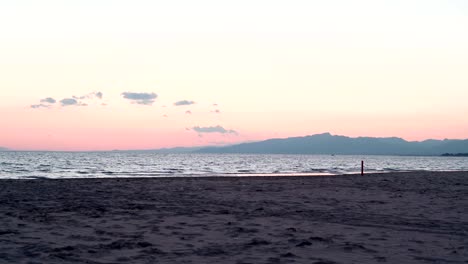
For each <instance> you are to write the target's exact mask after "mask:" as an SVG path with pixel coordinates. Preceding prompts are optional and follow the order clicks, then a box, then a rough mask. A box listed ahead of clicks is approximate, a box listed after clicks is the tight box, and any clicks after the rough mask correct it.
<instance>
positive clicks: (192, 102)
mask: <svg viewBox="0 0 468 264" xmlns="http://www.w3.org/2000/svg"><path fill="white" fill-rule="evenodd" d="M193 104H195V102H194V101H188V100H182V101H178V102H175V103H174V105H175V106H183V105H193Z"/></svg>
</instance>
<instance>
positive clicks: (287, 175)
mask: <svg viewBox="0 0 468 264" xmlns="http://www.w3.org/2000/svg"><path fill="white" fill-rule="evenodd" d="M421 173H428V174H433V173H436V174H445V173H467V174H468V171H465V170H449V171H431V170H413V171H382V172H369V173H366V172H364V175H361V173H358V172H352V173H345V174H332V173H326V172H325V173H277V174H276V173H246V174H235V173H229V174H222V173H217V174H213V175H194V174H192V175H182V176H174V175H167V176H166V175H161V176H159V175H158V176H114V177H113V176H101V177H89V176H86V177H60V178H49V177H42V176H24V177H17V178H1V177H0V181H4V180H13V181H15V180H20V181H23V180H91V179H140V180H141V179H185V178H194V179H218V178H220V179H228V178H261V179H266V178H288V179H291V178H303V177H363V176H381V175H407V174H421Z"/></svg>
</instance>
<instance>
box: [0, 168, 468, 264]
mask: <svg viewBox="0 0 468 264" xmlns="http://www.w3.org/2000/svg"><path fill="white" fill-rule="evenodd" d="M0 201H1V203H0V263H377V262H387V263H468V172H450V173H448V172H445V173H431V172H421V173H394V174H381V175H367V176H335V177H333V176H332V177H276V178H272V177H265V178H261V177H256V178H182V179H181V178H179V179H177V178H166V179H79V180H78V179H77V180H0Z"/></svg>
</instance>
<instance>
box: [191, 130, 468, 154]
mask: <svg viewBox="0 0 468 264" xmlns="http://www.w3.org/2000/svg"><path fill="white" fill-rule="evenodd" d="M195 152H197V153H247V154H248V153H250V154H344V155H352V154H355V155H442V154H444V153H468V139H465V140H455V139H444V140H434V139H429V140H425V141H406V140H404V139H402V138H397V137H387V138H374V137H357V138H352V137H346V136H337V135H331V134H330V133H323V134H317V135H311V136H305V137H291V138H284V139H268V140H265V141H259V142H253V143H244V144H238V145H232V146H224V147H205V148H201V149H198V150H195Z"/></svg>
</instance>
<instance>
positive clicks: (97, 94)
mask: <svg viewBox="0 0 468 264" xmlns="http://www.w3.org/2000/svg"><path fill="white" fill-rule="evenodd" d="M103 96H104V94H103V93H102V92H92V93H89V94H86V95H83V96H72V98H73V99H77V100H84V99H93V98H98V99H102V98H103Z"/></svg>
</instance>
